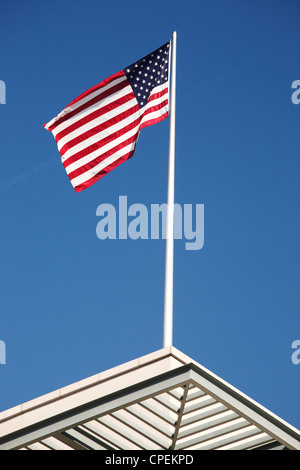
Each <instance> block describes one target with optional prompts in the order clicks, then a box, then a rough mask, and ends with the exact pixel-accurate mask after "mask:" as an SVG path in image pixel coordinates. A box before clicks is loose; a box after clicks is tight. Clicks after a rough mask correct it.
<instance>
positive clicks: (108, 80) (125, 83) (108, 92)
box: [44, 70, 128, 131]
mask: <svg viewBox="0 0 300 470" xmlns="http://www.w3.org/2000/svg"><path fill="white" fill-rule="evenodd" d="M122 76H125V73H124V72H123V70H121V71H120V72H117V73H115V74H114V75H112V76H111V77H109V78H106V79H105V80H103V81H102V82H100V83H98V85H95V86H94V87H92V88H90V89H89V90H87V91H86V92H84V93H82V94H81V95H80V96H78V97H77V98H75V100H73V101H72V102H71V103H70V104H68V106H66V107H65V109H67V108H69V107H70V106H72V105H73V104H75V103H77V102H78V101H80V100H82V99H83V98H86V97H87V96H88V95H90V94H92V93H93V92H95V91H97V90H99V89H100V88H103V87H105V86H106V85H108V84H109V83H111V82H113V81H114V80H116V79H118V78H120V77H122ZM125 86H128V80H124V81H122V82H120V83H117V84H116V85H114V86H112V87H111V88H109V89H108V90H105V91H104V92H103V93H100V94H99V95H97V96H95V97H94V98H92V99H91V100H89V101H87V102H86V103H84V104H83V105H81V106H79V107H78V108H76V109H74V110H73V111H70V112H69V113H67V114H65V115H64V116H62V117H61V118H59V119H58V120H57V121H56V122H55V123H53V124H52V126H50V127H49V128H48V130H49V131H53V130H54V129H55V128H56V127H57V126H59V125H60V124H62V123H63V122H65V121H66V120H67V119H69V118H70V117H73V116H75V115H76V114H78V113H79V112H81V111H83V110H84V109H86V108H88V107H89V106H91V105H93V104H94V103H97V102H98V101H101V100H102V99H104V98H106V97H107V96H109V95H111V94H112V93H115V92H116V91H118V90H121V89H122V88H125ZM44 126H46V124H44Z"/></svg>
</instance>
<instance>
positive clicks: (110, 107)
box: [55, 92, 135, 143]
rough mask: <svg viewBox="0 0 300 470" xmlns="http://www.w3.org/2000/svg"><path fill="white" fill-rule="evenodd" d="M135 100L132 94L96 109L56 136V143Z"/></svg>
mask: <svg viewBox="0 0 300 470" xmlns="http://www.w3.org/2000/svg"><path fill="white" fill-rule="evenodd" d="M134 98H135V96H134V93H133V92H130V93H128V94H127V95H125V96H122V97H121V98H118V99H116V100H115V101H112V102H110V103H108V104H107V105H106V106H103V107H102V108H100V109H96V110H95V111H93V112H91V113H89V114H88V115H87V116H85V117H83V118H81V119H78V121H76V122H74V123H73V124H71V125H70V126H68V127H67V128H66V129H63V130H62V131H60V132H59V133H58V134H56V136H55V140H56V142H57V143H58V142H59V140H60V139H62V138H63V137H65V136H66V135H68V134H70V133H71V132H73V131H75V130H76V129H78V128H79V127H81V126H84V125H85V124H87V123H89V122H91V121H93V120H94V119H97V118H98V117H100V116H103V114H105V113H108V112H109V111H113V110H114V109H116V108H118V107H119V106H121V105H123V104H125V103H127V102H128V101H130V100H133V99H134Z"/></svg>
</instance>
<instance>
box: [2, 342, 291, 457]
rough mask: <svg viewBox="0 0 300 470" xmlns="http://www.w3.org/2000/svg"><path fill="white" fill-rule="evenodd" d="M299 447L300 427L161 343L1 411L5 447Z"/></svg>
mask: <svg viewBox="0 0 300 470" xmlns="http://www.w3.org/2000/svg"><path fill="white" fill-rule="evenodd" d="M260 448H261V449H273V448H276V449H292V450H294V449H297V450H300V432H299V431H298V430H297V429H296V428H294V427H292V426H291V425H289V424H288V423H286V422H285V421H283V420H281V419H280V418H279V417H278V416H276V415H274V414H273V413H271V412H270V411H268V410H267V409H266V408H264V407H262V406H261V405H259V404H258V403H256V402H255V401H254V400H252V399H250V398H249V397H247V396H246V395H244V394H243V393H241V392H240V391H238V390H237V389H235V388H234V387H232V386H231V385H229V384H228V383H227V382H225V381H224V380H222V379H220V378H219V377H217V376H216V375H215V374H213V373H212V372H210V371H209V370H207V369H206V368H204V367H203V366H201V365H200V364H197V363H196V362H195V361H193V360H192V359H190V358H189V357H187V356H186V355H184V354H183V353H181V352H180V351H178V350H177V349H175V348H174V347H171V348H164V349H162V350H160V351H156V352H155V353H152V354H149V355H147V356H144V357H142V358H140V359H136V360H134V361H130V362H129V363H126V364H123V365H121V366H118V367H115V368H113V369H110V370H108V371H106V372H102V373H100V374H96V375H95V376H93V377H90V378H88V379H85V380H82V381H80V382H77V383H76V384H73V385H70V386H67V387H64V388H62V389H60V390H57V391H55V392H52V393H50V394H47V395H45V396H43V397H39V398H37V399H35V400H32V401H30V402H27V403H25V404H23V405H19V406H17V407H15V408H12V409H10V410H7V411H4V412H2V413H0V450H10V449H31V450H42V449H45V450H48V449H53V450H145V449H146V450H166V449H173V450H251V449H260Z"/></svg>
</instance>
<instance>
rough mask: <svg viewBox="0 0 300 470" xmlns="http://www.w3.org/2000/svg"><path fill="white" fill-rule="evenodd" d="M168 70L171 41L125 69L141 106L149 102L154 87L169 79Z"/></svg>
mask: <svg viewBox="0 0 300 470" xmlns="http://www.w3.org/2000/svg"><path fill="white" fill-rule="evenodd" d="M168 70H169V43H167V44H165V45H164V46H162V47H160V48H159V49H157V50H156V51H154V52H151V54H148V55H147V56H146V57H143V59H140V60H138V61H137V62H135V63H134V64H132V65H130V66H129V67H126V69H124V73H125V75H126V77H127V78H128V80H129V83H130V85H131V87H132V89H133V91H134V94H135V97H136V99H137V102H138V104H139V107H140V108H142V107H143V106H145V105H146V104H147V101H148V98H149V95H150V93H151V91H152V90H153V88H154V87H156V86H159V85H162V84H164V83H165V82H166V81H167V80H168Z"/></svg>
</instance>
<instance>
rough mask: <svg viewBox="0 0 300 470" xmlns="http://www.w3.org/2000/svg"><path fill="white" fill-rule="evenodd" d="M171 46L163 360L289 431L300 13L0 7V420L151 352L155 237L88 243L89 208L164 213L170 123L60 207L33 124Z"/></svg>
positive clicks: (298, 274)
mask: <svg viewBox="0 0 300 470" xmlns="http://www.w3.org/2000/svg"><path fill="white" fill-rule="evenodd" d="M173 30H176V31H177V33H178V51H177V52H178V53H177V114H176V183H175V199H176V202H178V203H180V204H188V203H189V204H193V205H195V204H204V207H205V244H204V247H203V249H201V250H199V251H187V250H185V241H184V240H176V242H175V269H174V346H175V347H176V348H178V349H180V350H181V351H182V352H184V353H185V354H187V355H189V356H191V357H192V358H193V359H195V360H196V361H198V362H199V363H201V364H202V365H203V366H205V367H207V368H208V369H210V370H211V371H212V372H214V373H216V374H217V375H219V376H220V377H222V378H223V379H224V380H227V381H228V382H230V383H231V384H232V385H233V386H235V387H237V388H238V389H240V390H241V391H242V392H244V393H246V394H247V395H249V396H250V397H251V398H253V399H254V400H257V401H258V402H259V403H261V404H262V405H264V406H265V407H267V408H268V409H269V410H271V411H272V412H274V413H276V414H277V415H279V416H280V417H281V418H282V419H284V420H286V421H288V422H289V423H290V424H292V425H294V426H296V427H297V428H300V405H299V379H300V364H299V365H296V364H293V362H292V360H291V356H292V353H293V350H292V349H291V345H292V342H293V341H294V340H299V339H300V330H299V323H300V322H299V307H300V295H299V280H300V263H299V262H300V250H299V233H300V213H299V196H300V189H299V169H300V165H299V157H300V152H299V151H300V133H299V123H300V104H299V105H295V104H293V103H292V101H291V95H292V91H293V90H292V89H291V84H292V82H293V81H294V80H300V69H299V57H300V41H299V39H300V37H299V36H300V4H299V2H298V1H297V0H288V1H286V0H269V1H268V0H252V1H250V0H248V1H238V0H228V1H226V2H225V1H209V2H207V1H204V0H197V1H196V0H195V1H191V0H186V1H178V0H172V1H163V0H162V1H159V2H158V1H156V0H152V1H151V2H141V1H134V0H128V1H127V2H124V1H115V0H112V1H111V2H104V1H100V0H99V1H91V0H85V1H72V0H68V1H66V0H59V1H58V0H54V1H51V2H48V1H43V2H42V1H33V0H29V1H27V2H24V1H14V0H10V1H4V0H3V1H2V2H1V15H0V57H1V67H0V80H3V81H4V82H5V84H6V104H5V105H0V123H1V127H0V154H1V175H0V205H1V244H0V260H1V262H0V286H1V297H0V312H1V322H0V339H1V340H2V341H4V342H5V344H6V354H7V356H6V364H2V365H0V388H1V394H0V409H1V410H5V409H7V408H10V407H12V406H14V405H18V404H20V403H23V402H25V401H27V400H30V399H32V398H35V397H37V396H40V395H42V394H44V393H47V392H50V391H52V390H56V389H57V388H60V387H63V386H65V385H68V384H70V383H73V382H75V381H77V380H80V379H83V378H85V377H88V376H90V375H93V374H96V373H98V372H101V371H102V370H106V369H108V368H110V367H113V366H116V365H119V364H122V363H124V362H126V361H128V360H131V359H135V358H138V357H140V356H143V355H144V354H148V353H150V352H153V351H156V350H158V349H160V348H161V347H162V322H163V295H164V263H165V261H164V259H165V241H164V240H130V239H128V240H102V241H101V240H99V239H98V238H97V236H96V225H97V222H98V220H99V219H98V218H97V217H96V209H97V207H98V205H99V204H102V203H110V204H114V205H115V206H116V207H117V206H118V198H119V196H120V195H126V196H127V198H128V204H133V203H142V204H145V205H146V206H147V207H150V205H151V204H152V203H163V202H166V197H167V170H168V168H167V160H168V131H169V122H168V120H167V119H166V120H164V121H163V122H162V123H160V124H157V125H155V126H152V127H149V128H147V129H144V130H142V132H141V135H140V138H139V141H138V144H137V149H136V153H135V156H134V157H133V158H132V159H131V160H130V161H128V162H126V163H124V164H123V165H121V166H120V167H118V168H117V169H116V170H114V171H113V172H111V173H110V174H108V175H107V176H105V177H104V178H102V179H101V180H99V181H98V182H97V183H96V184H95V185H93V186H92V187H91V188H89V189H87V190H85V191H83V192H81V193H78V194H77V193H75V191H74V190H73V188H72V186H71V184H70V182H69V180H68V178H67V175H66V173H65V170H64V168H63V166H62V164H61V162H60V156H59V153H58V151H57V147H56V144H55V141H54V139H53V136H52V135H51V133H50V132H48V131H46V130H45V129H44V128H43V123H46V122H48V121H49V120H50V119H52V118H53V117H54V116H56V115H57V114H58V113H59V112H60V111H61V110H62V109H63V108H64V107H65V106H66V105H67V104H68V103H70V101H72V100H73V99H74V98H75V97H76V96H78V95H79V94H81V93H82V92H84V91H85V90H87V89H88V88H90V87H91V86H93V85H95V84H97V83H99V82H100V81H101V80H103V79H104V78H106V77H108V76H109V75H111V74H113V73H115V72H117V71H119V70H120V69H123V68H124V67H126V66H127V65H129V64H131V63H133V62H134V61H135V60H138V59H140V58H142V57H143V56H144V55H146V54H148V53H149V52H151V51H152V50H154V49H156V48H157V47H159V46H160V45H162V44H164V43H165V42H167V41H168V40H169V39H170V37H171V33H172V31H173Z"/></svg>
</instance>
